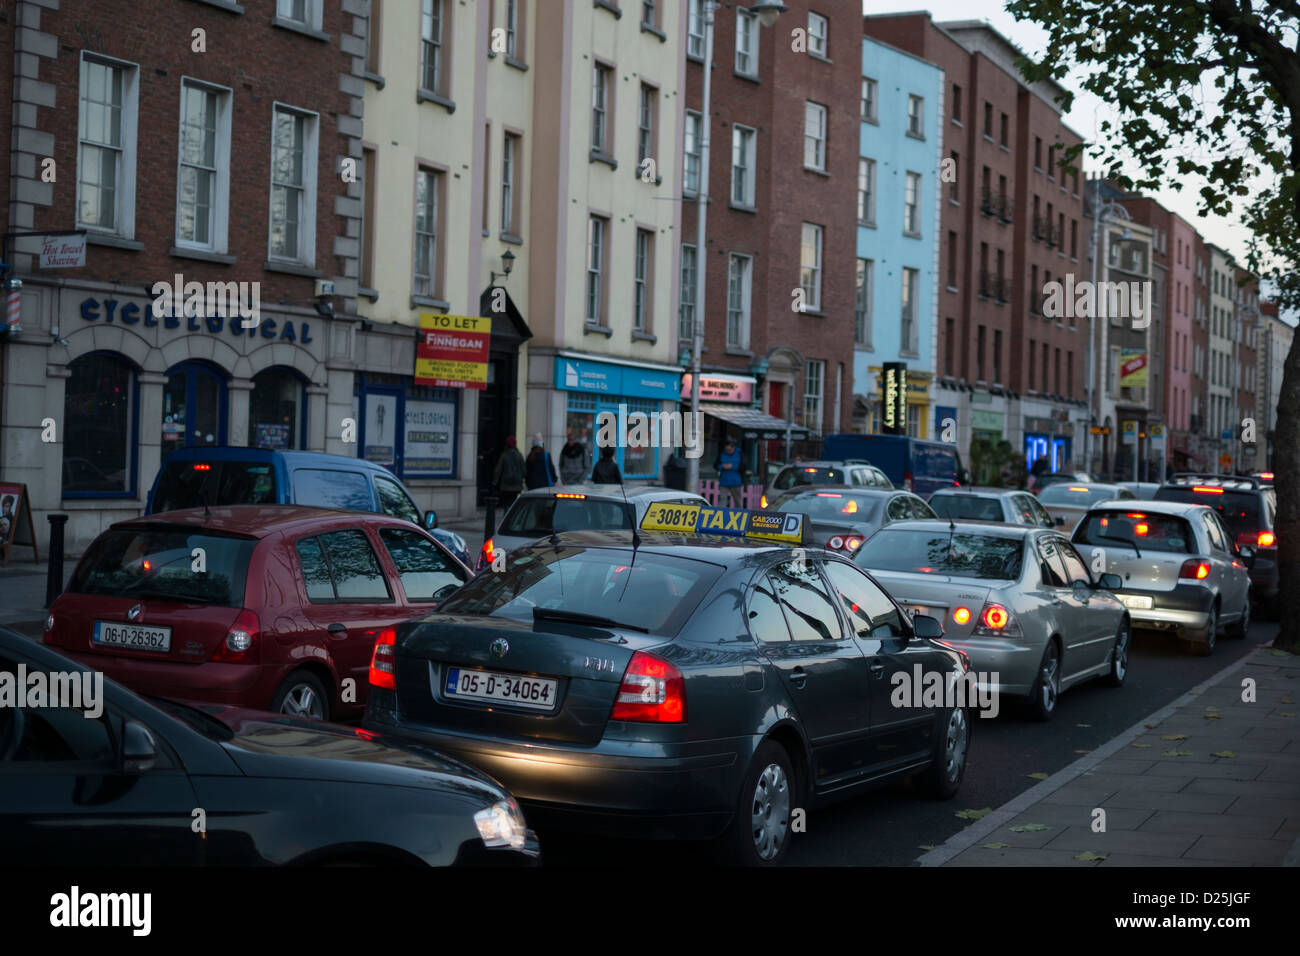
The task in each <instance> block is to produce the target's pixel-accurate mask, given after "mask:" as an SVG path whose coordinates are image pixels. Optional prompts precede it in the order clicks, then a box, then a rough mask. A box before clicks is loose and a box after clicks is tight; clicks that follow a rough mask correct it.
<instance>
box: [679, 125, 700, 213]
mask: <svg viewBox="0 0 1300 956" xmlns="http://www.w3.org/2000/svg"><path fill="white" fill-rule="evenodd" d="M703 138H704V117H703V116H702V115H700V114H699V113H697V112H695V111H694V110H687V111H686V129H685V131H684V132H683V134H682V192H683V193H685V194H686V195H688V196H695V195H698V194H699V191H700V163H701V161H702V160H703V144H702V142H701V141H702V140H703ZM692 142H693V143H694V144H695V149H694V150H693V151H692V149H691V144H692ZM692 165H693V166H694V167H695V174H694V177H692V175H691V167H692ZM692 178H694V181H695V185H694V186H692V185H691V180H692Z"/></svg>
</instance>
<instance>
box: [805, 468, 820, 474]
mask: <svg viewBox="0 0 1300 956" xmlns="http://www.w3.org/2000/svg"><path fill="white" fill-rule="evenodd" d="M804 471H805V472H806V473H808V474H810V475H815V474H817V469H816V468H805V469H804Z"/></svg>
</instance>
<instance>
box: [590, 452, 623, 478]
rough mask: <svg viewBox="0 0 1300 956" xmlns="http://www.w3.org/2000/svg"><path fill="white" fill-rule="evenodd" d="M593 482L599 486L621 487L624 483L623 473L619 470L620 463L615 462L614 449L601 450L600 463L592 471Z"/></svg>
mask: <svg viewBox="0 0 1300 956" xmlns="http://www.w3.org/2000/svg"><path fill="white" fill-rule="evenodd" d="M591 480H592V482H593V483H594V484H597V485H621V484H622V483H623V473H622V472H621V471H619V470H618V462H616V461H615V460H614V449H613V448H612V447H605V448H602V449H601V450H600V461H598V462H596V467H595V468H593V469H592V470H591Z"/></svg>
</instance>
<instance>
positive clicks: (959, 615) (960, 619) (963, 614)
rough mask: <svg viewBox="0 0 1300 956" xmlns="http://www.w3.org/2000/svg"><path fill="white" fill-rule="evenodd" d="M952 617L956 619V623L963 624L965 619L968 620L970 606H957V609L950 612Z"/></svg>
mask: <svg viewBox="0 0 1300 956" xmlns="http://www.w3.org/2000/svg"><path fill="white" fill-rule="evenodd" d="M952 619H953V620H954V621H956V622H957V623H958V624H965V623H966V622H967V621H969V620H970V608H968V607H959V608H957V610H955V611H953V612H952Z"/></svg>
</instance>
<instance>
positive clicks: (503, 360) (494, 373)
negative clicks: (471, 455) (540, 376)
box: [476, 351, 518, 505]
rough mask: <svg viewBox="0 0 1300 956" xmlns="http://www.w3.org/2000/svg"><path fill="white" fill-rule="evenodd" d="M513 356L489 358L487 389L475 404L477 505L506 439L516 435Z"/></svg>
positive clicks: (487, 491) (487, 490) (489, 486)
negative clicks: (476, 423) (476, 407)
mask: <svg viewBox="0 0 1300 956" xmlns="http://www.w3.org/2000/svg"><path fill="white" fill-rule="evenodd" d="M517 364H518V362H517V359H516V357H515V354H514V353H513V352H512V353H508V354H507V353H500V352H495V351H493V352H491V353H490V354H489V356H488V368H487V388H485V389H483V391H481V392H479V400H478V471H477V475H476V480H477V483H478V497H477V504H480V505H481V504H483V499H484V498H485V497H487V496H488V495H489V494H491V490H492V472H493V469H495V468H496V464H497V458H498V457H500V455H501V452H502V450H503V449H504V448H505V447H506V436H507V435H513V434H514V433H515V399H516V397H517V396H516V394H515V367H516V365H517Z"/></svg>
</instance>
